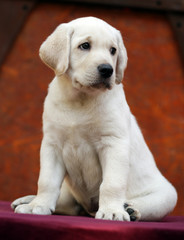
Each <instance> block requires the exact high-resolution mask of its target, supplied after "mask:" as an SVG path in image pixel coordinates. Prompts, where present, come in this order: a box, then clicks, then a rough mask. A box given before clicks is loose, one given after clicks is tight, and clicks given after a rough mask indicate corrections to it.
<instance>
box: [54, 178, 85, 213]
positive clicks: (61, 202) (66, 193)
mask: <svg viewBox="0 0 184 240" xmlns="http://www.w3.org/2000/svg"><path fill="white" fill-rule="evenodd" d="M55 213H56V214H64V215H71V216H77V215H86V213H85V211H84V209H83V208H82V206H81V205H80V204H78V203H77V201H76V200H75V198H74V197H73V195H72V194H71V192H70V190H69V188H68V186H67V184H66V182H65V181H64V182H63V184H62V187H61V193H60V196H59V198H58V200H57V203H56V209H55Z"/></svg>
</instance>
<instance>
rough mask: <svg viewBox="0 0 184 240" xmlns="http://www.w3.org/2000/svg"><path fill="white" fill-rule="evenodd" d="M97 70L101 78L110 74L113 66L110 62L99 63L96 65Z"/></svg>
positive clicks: (105, 77) (108, 76)
mask: <svg viewBox="0 0 184 240" xmlns="http://www.w3.org/2000/svg"><path fill="white" fill-rule="evenodd" d="M98 71H99V73H100V76H101V78H104V79H107V78H110V77H111V76H112V73H113V68H112V66H111V65H110V64H100V65H99V66H98Z"/></svg>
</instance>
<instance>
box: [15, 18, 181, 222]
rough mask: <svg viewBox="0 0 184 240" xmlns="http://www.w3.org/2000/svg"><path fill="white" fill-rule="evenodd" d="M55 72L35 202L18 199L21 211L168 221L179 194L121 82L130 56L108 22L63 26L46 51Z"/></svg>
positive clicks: (46, 44) (46, 106)
mask: <svg viewBox="0 0 184 240" xmlns="http://www.w3.org/2000/svg"><path fill="white" fill-rule="evenodd" d="M40 57H41V59H42V61H43V62H44V63H45V64H47V65H48V66H49V67H50V68H51V69H53V70H54V72H55V75H56V76H55V78H54V79H53V81H52V82H51V84H50V85H49V90H48V95H47V97H46V99H45V103H44V112H43V140H42V144H41V152H40V161H41V169H40V176H39V181H38V192H37V195H36V196H27V197H23V198H20V199H17V200H15V201H14V202H13V203H12V207H13V208H14V209H15V212H17V213H33V214H51V213H55V212H56V213H61V214H70V215H77V214H79V212H80V209H81V206H82V207H83V209H84V210H85V211H86V212H87V213H89V214H90V215H92V216H95V217H96V218H98V219H110V220H120V221H124V220H125V221H130V220H132V221H136V220H145V221H146V220H147V221H154V220H159V219H161V218H163V217H164V216H165V215H167V214H168V213H170V212H171V211H172V210H173V208H174V207H175V204H176V201H177V194H176V191H175V189H174V187H173V186H172V185H171V184H170V183H169V182H168V181H167V180H166V179H165V178H164V177H163V176H162V174H161V173H160V172H159V170H158V169H157V167H156V164H155V161H154V158H153V156H152V154H151V152H150V150H149V149H148V147H147V145H146V143H145V141H144V138H143V136H142V133H141V131H140V129H139V127H138V125H137V123H136V120H135V118H134V116H133V115H132V114H131V112H130V109H129V106H128V104H127V102H126V98H125V94H124V91H123V86H122V84H121V80H122V78H123V74H124V70H125V68H126V65H127V53H126V49H125V47H124V44H123V40H122V37H121V34H120V32H119V31H118V30H116V29H115V28H113V27H112V26H110V25H108V24H107V23H106V22H104V21H102V20H100V19H97V18H93V17H87V18H80V19H76V20H74V21H71V22H69V23H67V24H61V25H59V26H58V27H57V28H56V30H55V31H54V32H53V33H52V34H51V35H50V36H49V37H48V38H47V39H46V41H45V42H44V43H43V44H42V45H41V48H40Z"/></svg>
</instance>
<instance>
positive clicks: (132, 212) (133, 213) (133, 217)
mask: <svg viewBox="0 0 184 240" xmlns="http://www.w3.org/2000/svg"><path fill="white" fill-rule="evenodd" d="M124 209H125V211H126V212H127V213H128V214H129V216H130V221H132V222H135V221H139V219H140V218H141V214H140V212H139V210H137V209H135V208H134V207H133V206H132V205H131V204H127V203H125V204H124Z"/></svg>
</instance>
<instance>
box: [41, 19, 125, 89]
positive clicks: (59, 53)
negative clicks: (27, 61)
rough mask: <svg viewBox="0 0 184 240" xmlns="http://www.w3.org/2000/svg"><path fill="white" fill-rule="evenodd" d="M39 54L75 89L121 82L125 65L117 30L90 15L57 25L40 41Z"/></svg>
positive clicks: (110, 86)
mask: <svg viewBox="0 0 184 240" xmlns="http://www.w3.org/2000/svg"><path fill="white" fill-rule="evenodd" d="M40 57H41V59H42V60H43V62H44V63H45V64H47V65H48V66H49V67H50V68H52V69H53V70H54V71H55V74H56V75H57V76H58V77H60V76H62V75H63V74H67V75H68V76H69V78H70V79H71V81H72V85H73V87H75V88H77V89H96V88H98V89H111V88H112V87H113V85H114V84H115V83H116V84H119V83H121V80H122V78H123V74H124V70H125V68H126V65H127V53H126V49H125V47H124V44H123V40H122V37H121V34H120V32H119V31H118V30H116V29H115V28H113V27H112V26H110V25H109V24H107V23H106V22H104V21H102V20H100V19H97V18H93V17H87V18H79V19H76V20H74V21H71V22H69V23H67V24H61V25H59V26H58V27H57V28H56V30H55V31H54V32H53V33H52V34H51V35H50V36H49V37H48V38H47V39H46V41H45V42H44V43H43V44H42V45H41V47H40Z"/></svg>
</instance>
